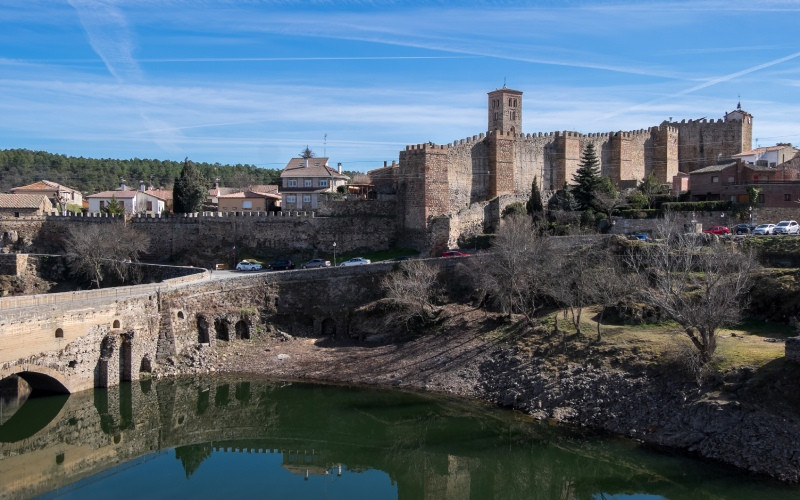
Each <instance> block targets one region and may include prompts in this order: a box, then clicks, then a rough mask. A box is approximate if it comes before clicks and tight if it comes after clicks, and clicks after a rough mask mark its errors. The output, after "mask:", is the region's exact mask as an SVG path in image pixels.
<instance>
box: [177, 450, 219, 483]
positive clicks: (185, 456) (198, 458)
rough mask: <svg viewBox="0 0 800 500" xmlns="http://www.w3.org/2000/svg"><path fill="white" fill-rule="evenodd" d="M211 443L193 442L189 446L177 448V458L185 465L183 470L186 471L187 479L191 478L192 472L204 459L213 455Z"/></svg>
mask: <svg viewBox="0 0 800 500" xmlns="http://www.w3.org/2000/svg"><path fill="white" fill-rule="evenodd" d="M211 451H212V448H211V444H210V443H203V444H193V445H189V446H179V447H177V448H175V458H177V459H178V460H180V462H181V465H183V471H184V472H185V473H186V479H189V478H190V477H191V476H192V474H194V472H195V471H196V470H197V468H198V467H200V464H202V463H203V460H205V459H206V458H208V457H210V456H211Z"/></svg>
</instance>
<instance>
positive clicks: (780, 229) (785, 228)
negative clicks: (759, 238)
mask: <svg viewBox="0 0 800 500" xmlns="http://www.w3.org/2000/svg"><path fill="white" fill-rule="evenodd" d="M798 230H800V226H798V225H797V221H796V220H782V221H780V222H778V223H777V224H775V227H774V228H773V229H772V234H797V231H798Z"/></svg>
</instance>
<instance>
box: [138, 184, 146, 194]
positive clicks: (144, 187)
mask: <svg viewBox="0 0 800 500" xmlns="http://www.w3.org/2000/svg"><path fill="white" fill-rule="evenodd" d="M139 191H141V192H143V193H144V192H145V191H147V186H145V185H144V181H139Z"/></svg>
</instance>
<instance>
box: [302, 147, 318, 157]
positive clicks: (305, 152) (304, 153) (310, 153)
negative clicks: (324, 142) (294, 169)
mask: <svg viewBox="0 0 800 500" xmlns="http://www.w3.org/2000/svg"><path fill="white" fill-rule="evenodd" d="M315 156H317V155H316V154H315V153H314V152H313V151H311V149H309V147H308V146H306V149H304V150H303V151H302V152H300V158H303V159H304V160H308V159H309V158H314V157H315Z"/></svg>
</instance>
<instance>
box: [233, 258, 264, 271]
mask: <svg viewBox="0 0 800 500" xmlns="http://www.w3.org/2000/svg"><path fill="white" fill-rule="evenodd" d="M236 270H237V271H260V270H261V264H259V263H258V262H250V261H248V260H243V261H241V262H239V263H238V264H236Z"/></svg>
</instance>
